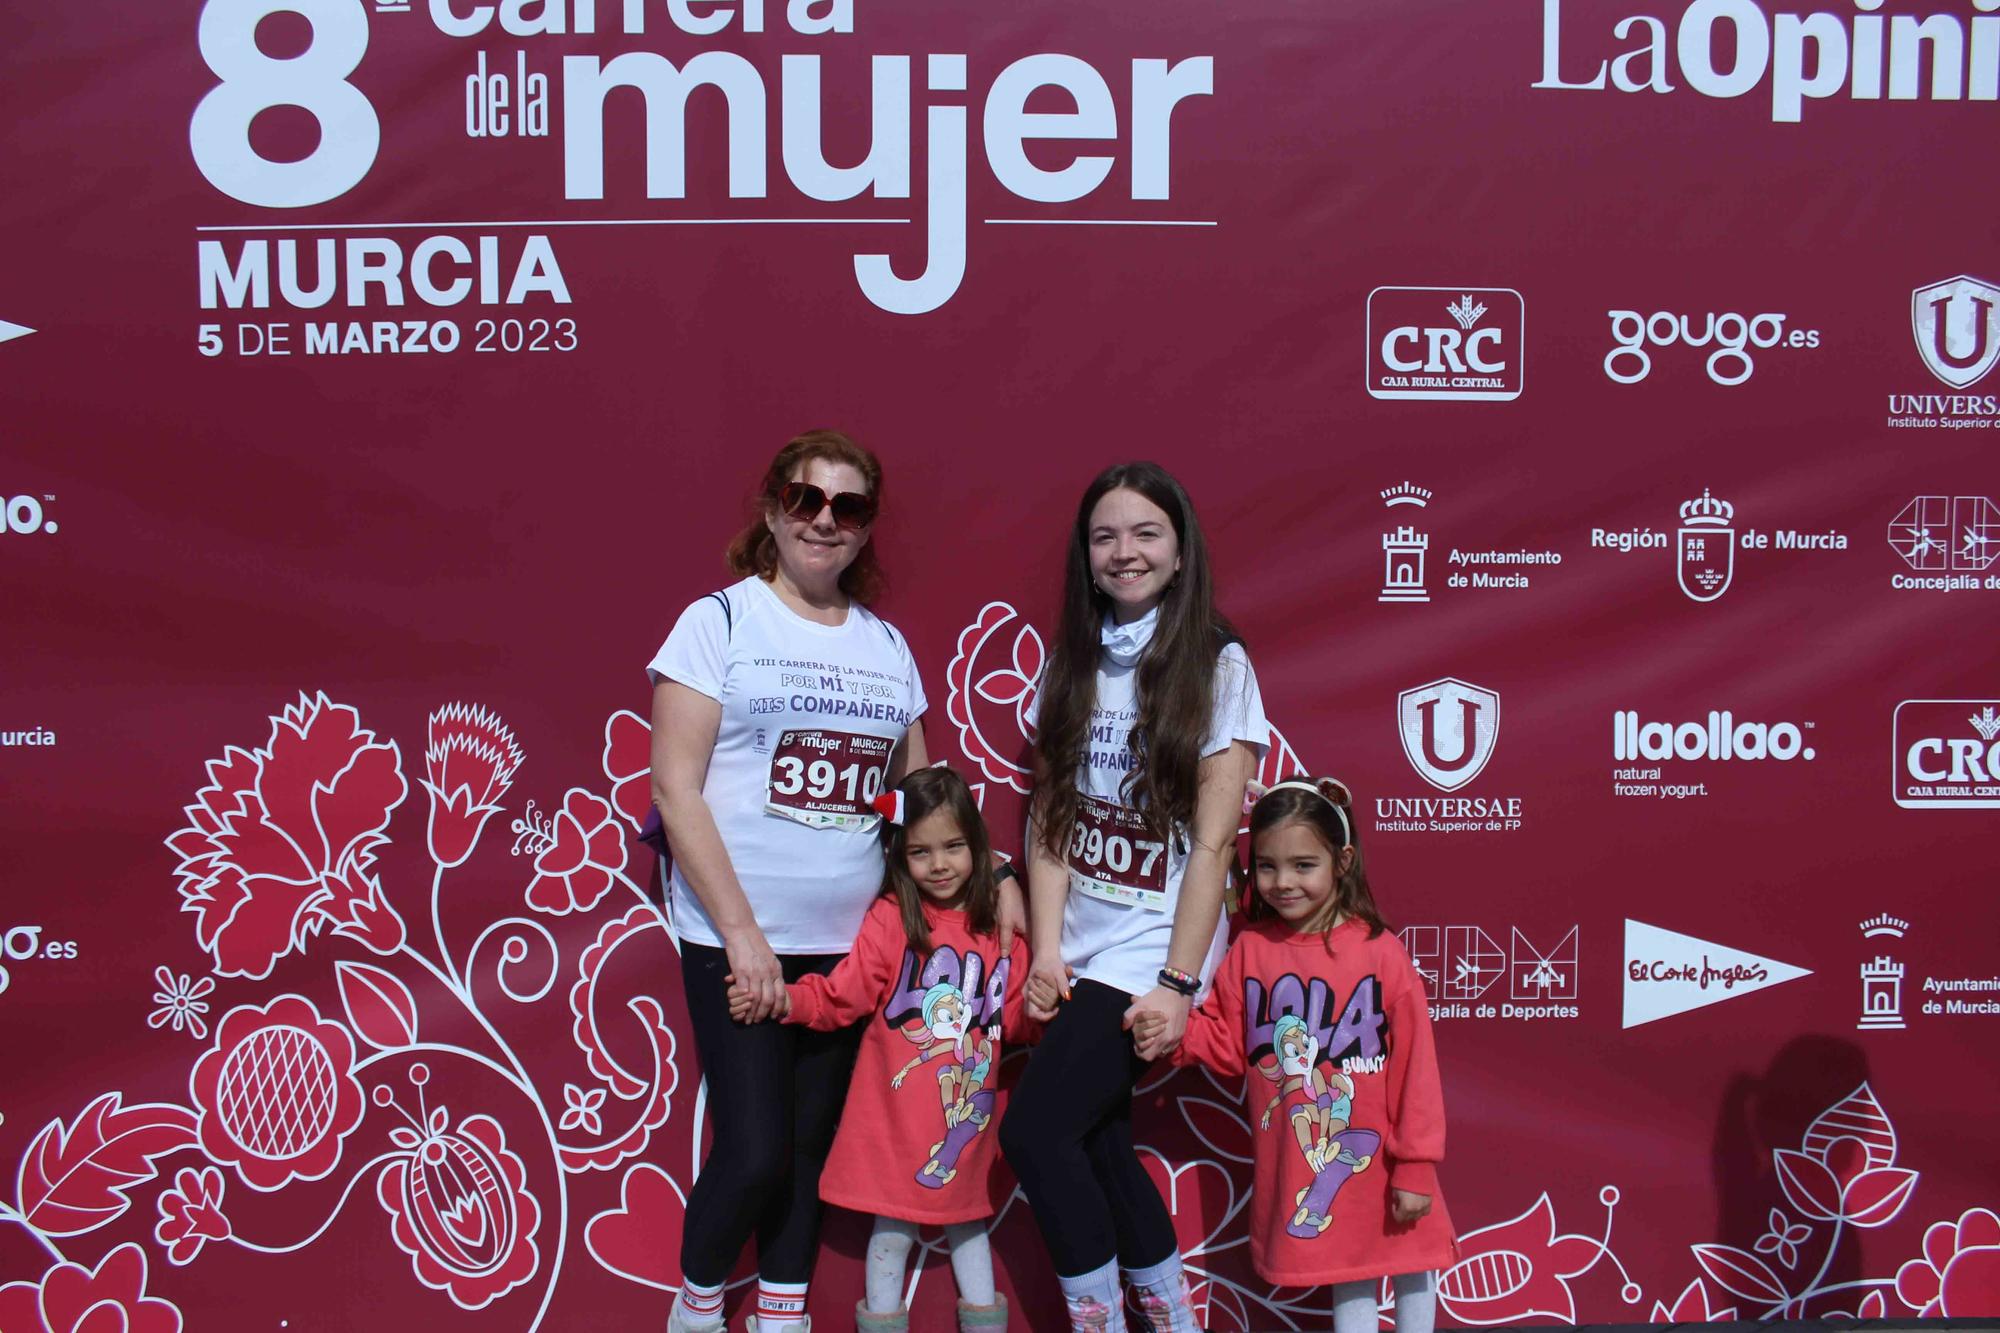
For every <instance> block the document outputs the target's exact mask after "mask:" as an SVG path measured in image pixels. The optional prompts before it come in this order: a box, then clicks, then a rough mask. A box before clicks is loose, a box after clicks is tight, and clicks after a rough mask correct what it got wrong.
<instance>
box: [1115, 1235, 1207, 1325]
mask: <svg viewBox="0 0 2000 1333" xmlns="http://www.w3.org/2000/svg"><path fill="white" fill-rule="evenodd" d="M1125 1280H1126V1281H1127V1282H1130V1283H1131V1284H1132V1287H1133V1289H1134V1290H1135V1291H1136V1292H1137V1293H1138V1296H1139V1308H1140V1309H1142V1310H1144V1311H1145V1312H1146V1318H1148V1319H1150V1320H1151V1321H1152V1323H1153V1327H1154V1328H1155V1329H1158V1330H1159V1333H1201V1328H1200V1326H1199V1325H1197V1324H1196V1323H1195V1322H1194V1303H1193V1302H1192V1301H1191V1300H1189V1299H1188V1285H1187V1275H1186V1274H1185V1273H1183V1272H1182V1271H1181V1257H1180V1255H1179V1254H1177V1253H1176V1254H1170V1255H1168V1256H1167V1257H1166V1258H1164V1259H1162V1260H1160V1262H1158V1263H1156V1264H1154V1265H1152V1266H1151V1267H1150V1268H1128V1269H1126V1270H1125Z"/></svg>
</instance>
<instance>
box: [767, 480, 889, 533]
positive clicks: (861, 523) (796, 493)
mask: <svg viewBox="0 0 2000 1333" xmlns="http://www.w3.org/2000/svg"><path fill="white" fill-rule="evenodd" d="M828 505H832V506H833V521H834V523H835V524H837V525H838V526H840V527H843V528H850V529H852V528H865V527H867V526H868V525H869V524H870V523H873V522H874V521H875V497H873V496H871V495H863V494H862V493H861V492H859V491H841V492H840V493H838V494H837V495H834V496H833V497H832V498H831V499H829V498H828V496H827V493H826V492H825V491H823V490H821V489H820V488H819V487H817V486H815V485H813V484H812V483H811V482H809V481H788V482H786V483H785V485H784V487H783V489H781V490H780V491H779V492H778V508H780V509H782V510H784V511H785V513H787V514H789V515H790V516H791V517H793V518H796V519H800V520H803V521H804V522H807V523H810V522H812V521H813V520H814V519H816V518H818V517H819V515H820V511H821V510H823V509H825V508H826V507H827V506H828Z"/></svg>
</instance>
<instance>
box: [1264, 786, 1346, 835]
mask: <svg viewBox="0 0 2000 1333" xmlns="http://www.w3.org/2000/svg"><path fill="white" fill-rule="evenodd" d="M1327 781H1328V782H1331V783H1332V784H1333V785H1334V786H1336V787H1338V788H1340V790H1341V794H1342V795H1344V796H1346V797H1347V799H1348V800H1349V801H1352V800H1353V799H1354V793H1353V792H1352V791H1351V790H1349V788H1348V786H1347V784H1346V783H1345V782H1342V781H1341V780H1340V779H1339V778H1328V779H1327ZM1287 789H1290V790H1292V791H1309V792H1311V793H1312V794H1313V795H1315V796H1317V797H1319V798H1320V799H1321V800H1322V801H1325V802H1326V803H1327V804H1328V805H1330V806H1332V807H1333V813H1335V814H1336V815H1339V816H1340V845H1341V846H1342V847H1343V848H1346V847H1352V846H1353V845H1354V826H1353V825H1352V824H1350V823H1348V822H1347V807H1345V806H1343V805H1342V804H1341V803H1340V802H1338V801H1336V800H1334V799H1333V798H1332V797H1331V796H1328V795H1327V794H1326V793H1325V792H1323V791H1321V790H1320V789H1319V784H1318V783H1315V782H1307V781H1305V780H1304V779H1302V778H1287V779H1285V780H1284V781H1283V782H1277V783H1273V784H1272V785H1270V786H1268V787H1266V788H1264V796H1269V795H1270V794H1271V793H1272V792H1274V791H1285V790H1287ZM1264 796H1259V797H1258V798H1257V799H1258V800H1260V801H1261V800H1263V799H1264Z"/></svg>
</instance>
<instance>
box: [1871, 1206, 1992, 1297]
mask: <svg viewBox="0 0 2000 1333" xmlns="http://www.w3.org/2000/svg"><path fill="white" fill-rule="evenodd" d="M1896 1294H1897V1295H1898V1296H1900V1297H1902V1300H1903V1304H1905V1305H1907V1306H1909V1307H1910V1308H1911V1309H1912V1310H1915V1311H1916V1312H1917V1315H1918V1317H1919V1318H1923V1319H1932V1318H1964V1317H1967V1316H1980V1315H1993V1314H2000V1216H1995V1215H1994V1213H1993V1211H1992V1210H1991V1209H1988V1208H1968V1209H1966V1211H1965V1212H1964V1213H1963V1214H1961V1215H1960V1216H1959V1219H1958V1221H1957V1222H1955V1223H1953V1222H1933V1223H1931V1225H1930V1228H1929V1229H1928V1230H1927V1231H1925V1232H1924V1257H1923V1258H1921V1259H1912V1260H1910V1261H1909V1262H1908V1263H1906V1264H1904V1265H1903V1266H1902V1267H1901V1268H1899V1269H1897V1270H1896Z"/></svg>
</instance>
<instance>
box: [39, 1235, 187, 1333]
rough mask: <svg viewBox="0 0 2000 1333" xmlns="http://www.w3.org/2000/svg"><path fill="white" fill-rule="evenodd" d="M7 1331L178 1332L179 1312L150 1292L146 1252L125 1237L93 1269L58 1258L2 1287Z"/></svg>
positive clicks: (56, 1332)
mask: <svg viewBox="0 0 2000 1333" xmlns="http://www.w3.org/2000/svg"><path fill="white" fill-rule="evenodd" d="M0 1328H4V1329H6V1330H8V1333H15V1330H19V1333H114V1331H115V1333H180V1328H181V1312H180V1311H179V1310H178V1309H176V1308H175V1307H174V1305H173V1303H172V1302H171V1301H164V1300H161V1299H160V1298H159V1297H157V1296H148V1295H147V1294H146V1252H145V1251H144V1250H142V1249H140V1248H139V1247H138V1246H137V1245H134V1244H131V1243H130V1242H127V1243H126V1244H124V1245H120V1246H119V1247H118V1248H117V1249H115V1250H113V1251H112V1252H111V1253H109V1254H107V1255H105V1256H104V1258H103V1259H102V1260H101V1261H100V1262H99V1263H98V1265H97V1267H96V1268H95V1269H88V1268H85V1267H84V1266H83V1265H82V1264H57V1265H56V1266H55V1267H54V1268H51V1269H50V1270H49V1271H48V1272H46V1273H44V1274H43V1275H42V1280H41V1281H40V1282H9V1283H8V1284H7V1285H6V1286H4V1287H0Z"/></svg>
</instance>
